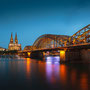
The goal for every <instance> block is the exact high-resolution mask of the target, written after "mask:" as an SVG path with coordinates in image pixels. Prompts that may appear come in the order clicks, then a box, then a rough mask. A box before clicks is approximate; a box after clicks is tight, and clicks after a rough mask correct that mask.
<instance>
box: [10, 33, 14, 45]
mask: <svg viewBox="0 0 90 90" xmlns="http://www.w3.org/2000/svg"><path fill="white" fill-rule="evenodd" d="M10 44H13V36H12V33H11V39H10Z"/></svg>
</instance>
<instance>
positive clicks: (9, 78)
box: [0, 58, 90, 90]
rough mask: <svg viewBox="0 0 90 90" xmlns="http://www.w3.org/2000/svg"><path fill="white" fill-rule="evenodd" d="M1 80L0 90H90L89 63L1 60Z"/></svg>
mask: <svg viewBox="0 0 90 90" xmlns="http://www.w3.org/2000/svg"><path fill="white" fill-rule="evenodd" d="M54 59H55V58H54ZM0 81H1V82H0V87H1V88H3V89H1V90H6V89H7V88H8V89H7V90H14V89H15V90H28V89H31V90H36V89H38V90H42V89H43V90H44V89H45V90H50V89H52V90H57V89H61V90H90V64H87V65H86V64H68V65H66V64H60V63H59V62H58V64H56V63H47V62H42V61H37V60H33V59H30V58H26V59H0ZM4 86H5V87H4Z"/></svg>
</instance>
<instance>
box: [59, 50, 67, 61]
mask: <svg viewBox="0 0 90 90" xmlns="http://www.w3.org/2000/svg"><path fill="white" fill-rule="evenodd" d="M65 60H66V51H64V50H60V62H65Z"/></svg>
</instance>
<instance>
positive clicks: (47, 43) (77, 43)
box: [19, 24, 90, 61]
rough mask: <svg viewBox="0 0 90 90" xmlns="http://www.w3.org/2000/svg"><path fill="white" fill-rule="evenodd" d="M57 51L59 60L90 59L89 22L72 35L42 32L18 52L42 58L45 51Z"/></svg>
mask: <svg viewBox="0 0 90 90" xmlns="http://www.w3.org/2000/svg"><path fill="white" fill-rule="evenodd" d="M54 51H56V52H59V53H60V60H61V61H74V60H82V61H90V24H89V25H87V26H85V27H84V28H82V29H80V30H79V31H77V32H76V33H75V34H73V35H72V36H68V35H52V34H44V35H42V36H40V37H38V38H37V39H36V41H35V42H34V44H33V45H32V47H31V48H30V49H28V50H23V51H19V53H20V54H22V55H25V56H28V57H31V58H39V59H43V58H44V56H45V55H46V54H47V52H54Z"/></svg>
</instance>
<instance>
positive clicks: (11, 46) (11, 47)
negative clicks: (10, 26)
mask: <svg viewBox="0 0 90 90" xmlns="http://www.w3.org/2000/svg"><path fill="white" fill-rule="evenodd" d="M8 50H21V44H18V39H17V33H16V35H15V42H13V36H12V33H11V39H10V43H9V46H8Z"/></svg>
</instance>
